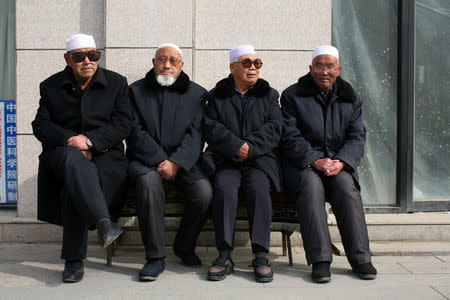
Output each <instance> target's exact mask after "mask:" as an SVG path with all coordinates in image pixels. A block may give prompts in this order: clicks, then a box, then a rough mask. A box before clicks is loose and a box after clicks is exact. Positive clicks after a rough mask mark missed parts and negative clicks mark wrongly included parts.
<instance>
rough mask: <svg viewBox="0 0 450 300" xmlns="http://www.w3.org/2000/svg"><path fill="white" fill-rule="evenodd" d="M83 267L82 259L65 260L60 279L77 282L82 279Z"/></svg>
mask: <svg viewBox="0 0 450 300" xmlns="http://www.w3.org/2000/svg"><path fill="white" fill-rule="evenodd" d="M83 276H84V269H83V261H82V260H66V263H65V265H64V271H63V273H62V280H63V281H64V282H66V283H74V282H79V281H81V279H83Z"/></svg>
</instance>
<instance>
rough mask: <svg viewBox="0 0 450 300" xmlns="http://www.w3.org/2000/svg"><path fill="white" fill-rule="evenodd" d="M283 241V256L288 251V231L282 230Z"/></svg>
mask: <svg viewBox="0 0 450 300" xmlns="http://www.w3.org/2000/svg"><path fill="white" fill-rule="evenodd" d="M281 242H282V243H283V256H286V255H287V251H286V247H287V245H286V243H287V236H286V231H282V232H281Z"/></svg>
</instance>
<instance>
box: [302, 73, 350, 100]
mask: <svg viewBox="0 0 450 300" xmlns="http://www.w3.org/2000/svg"><path fill="white" fill-rule="evenodd" d="M333 89H336V95H337V96H338V101H348V102H352V103H353V102H355V101H356V94H355V91H354V90H353V88H352V86H351V85H350V83H348V82H347V81H345V80H344V79H342V78H341V77H340V76H338V77H337V78H336V81H335V82H334V84H333ZM319 92H320V89H319V87H318V86H317V84H316V83H315V82H314V79H313V77H312V76H311V73H308V74H306V75H305V76H303V77H300V78H299V79H298V82H297V95H298V96H301V97H310V96H315V95H318V94H319Z"/></svg>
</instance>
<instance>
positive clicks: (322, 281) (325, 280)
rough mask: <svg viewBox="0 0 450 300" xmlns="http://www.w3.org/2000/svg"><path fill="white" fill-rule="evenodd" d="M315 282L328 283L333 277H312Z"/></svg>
mask: <svg viewBox="0 0 450 300" xmlns="http://www.w3.org/2000/svg"><path fill="white" fill-rule="evenodd" d="M311 279H312V281H314V282H315V283H327V282H330V281H331V277H319V278H311Z"/></svg>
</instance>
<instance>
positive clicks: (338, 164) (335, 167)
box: [325, 159, 345, 176]
mask: <svg viewBox="0 0 450 300" xmlns="http://www.w3.org/2000/svg"><path fill="white" fill-rule="evenodd" d="M332 163H333V164H332V166H331V167H330V168H328V169H327V170H326V171H325V175H326V176H336V175H338V174H339V173H340V172H341V171H342V169H343V168H344V167H345V163H344V162H342V161H340V160H338V159H335V160H332Z"/></svg>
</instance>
